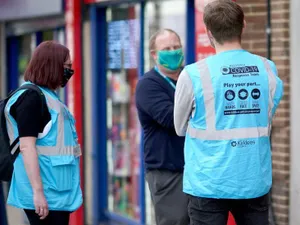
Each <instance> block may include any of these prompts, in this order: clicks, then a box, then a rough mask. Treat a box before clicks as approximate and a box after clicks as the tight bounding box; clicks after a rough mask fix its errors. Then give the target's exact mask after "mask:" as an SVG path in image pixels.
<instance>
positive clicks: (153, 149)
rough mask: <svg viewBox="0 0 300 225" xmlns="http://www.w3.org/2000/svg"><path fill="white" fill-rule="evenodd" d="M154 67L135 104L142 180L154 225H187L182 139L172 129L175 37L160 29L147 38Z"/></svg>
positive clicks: (179, 55)
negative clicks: (141, 135)
mask: <svg viewBox="0 0 300 225" xmlns="http://www.w3.org/2000/svg"><path fill="white" fill-rule="evenodd" d="M150 53H151V56H152V58H153V59H154V61H155V62H156V66H155V67H154V68H153V69H152V70H150V71H149V72H147V73H146V74H145V75H144V76H143V77H142V78H141V80H140V81H139V83H138V85H137V89H136V105H137V110H138V115H139V120H140V123H141V125H142V127H143V130H144V143H143V144H144V152H145V158H144V160H145V167H146V172H147V173H146V179H147V182H148V184H149V189H150V192H151V197H152V202H153V205H154V210H155V215H156V223H157V225H188V224H189V218H188V212H187V205H188V199H187V196H186V195H185V194H184V193H183V191H182V177H183V167H184V156H183V147H184V138H183V137H178V136H177V135H176V132H175V128H174V119H173V109H174V93H175V87H176V82H177V79H178V76H179V74H180V72H181V70H182V68H181V67H182V63H183V59H184V56H183V50H182V45H181V40H180V38H179V36H178V34H177V33H176V32H174V31H172V30H169V29H164V30H162V31H159V32H157V33H156V34H154V35H153V36H152V37H151V39H150Z"/></svg>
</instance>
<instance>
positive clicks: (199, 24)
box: [195, 0, 215, 60]
mask: <svg viewBox="0 0 300 225" xmlns="http://www.w3.org/2000/svg"><path fill="white" fill-rule="evenodd" d="M210 1H212V0H195V10H196V12H195V20H196V21H195V22H196V59H197V60H201V59H204V58H206V57H208V56H211V55H214V54H215V49H214V48H212V47H211V45H210V40H209V38H208V36H207V34H206V31H205V25H204V22H203V11H204V7H205V5H206V4H208V3H209V2H210Z"/></svg>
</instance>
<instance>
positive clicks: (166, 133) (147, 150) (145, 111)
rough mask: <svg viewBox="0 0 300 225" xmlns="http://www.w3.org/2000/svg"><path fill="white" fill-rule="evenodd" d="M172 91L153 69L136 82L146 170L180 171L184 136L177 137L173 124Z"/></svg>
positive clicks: (182, 164) (182, 160)
mask: <svg viewBox="0 0 300 225" xmlns="http://www.w3.org/2000/svg"><path fill="white" fill-rule="evenodd" d="M173 82H174V84H176V81H173ZM174 94H175V90H174V88H173V87H172V86H171V85H170V84H169V83H168V81H166V80H165V79H164V78H163V77H162V76H160V75H159V74H158V73H157V72H156V71H155V69H152V70H151V71H149V72H148V73H146V74H145V75H144V76H143V77H142V78H141V79H140V80H139V82H138V84H137V88H136V106H137V110H138V116H139V120H140V123H141V125H142V128H143V131H144V143H143V145H144V160H145V167H146V170H151V169H167V170H172V171H183V166H184V156H183V147H184V138H183V137H178V136H177V134H176V132H175V128H174V119H173V111H174Z"/></svg>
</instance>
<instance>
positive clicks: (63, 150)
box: [6, 91, 81, 156]
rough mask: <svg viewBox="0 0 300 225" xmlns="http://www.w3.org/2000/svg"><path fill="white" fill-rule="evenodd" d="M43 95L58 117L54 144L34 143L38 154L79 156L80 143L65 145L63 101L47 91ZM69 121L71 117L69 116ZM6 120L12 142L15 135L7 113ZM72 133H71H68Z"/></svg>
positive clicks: (76, 141)
mask: <svg viewBox="0 0 300 225" xmlns="http://www.w3.org/2000/svg"><path fill="white" fill-rule="evenodd" d="M43 92H44V94H45V97H46V99H47V106H48V108H49V109H53V110H55V111H56V112H57V113H58V118H57V122H56V123H57V129H58V130H57V137H56V138H57V139H56V146H41V145H36V148H37V152H38V154H39V155H46V156H54V155H74V156H80V155H81V149H80V145H79V144H77V145H75V146H65V144H64V143H65V141H64V140H65V130H64V123H65V122H64V111H63V110H67V109H65V106H64V105H63V103H61V102H60V101H59V100H57V99H53V98H52V97H50V96H49V94H48V93H45V91H43ZM69 120H70V123H71V119H70V118H69ZM6 121H7V124H8V127H7V128H8V129H7V132H8V136H9V139H10V142H13V141H14V140H15V138H16V137H14V131H13V130H14V129H13V127H14V125H13V123H12V121H11V120H10V118H9V117H8V115H6ZM51 129H53V128H51ZM69 135H73V134H69ZM75 143H78V140H75Z"/></svg>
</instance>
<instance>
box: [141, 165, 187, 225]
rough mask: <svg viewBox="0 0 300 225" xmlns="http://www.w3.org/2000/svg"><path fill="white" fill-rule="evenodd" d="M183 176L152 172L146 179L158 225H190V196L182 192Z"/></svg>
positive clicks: (166, 172)
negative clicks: (188, 209)
mask: <svg viewBox="0 0 300 225" xmlns="http://www.w3.org/2000/svg"><path fill="white" fill-rule="evenodd" d="M182 178H183V174H182V173H178V172H172V171H169V170H151V171H148V172H147V174H146V179H147V182H148V185H149V189H150V192H151V198H152V202H153V205H154V211H155V220H156V225H188V224H189V217H188V211H187V208H188V196H187V195H186V194H184V193H183V192H182Z"/></svg>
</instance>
